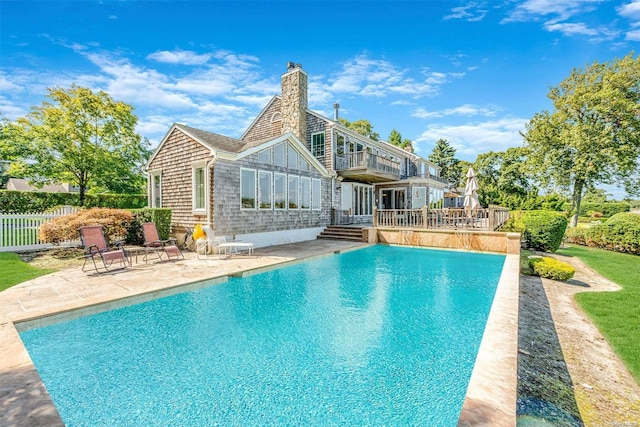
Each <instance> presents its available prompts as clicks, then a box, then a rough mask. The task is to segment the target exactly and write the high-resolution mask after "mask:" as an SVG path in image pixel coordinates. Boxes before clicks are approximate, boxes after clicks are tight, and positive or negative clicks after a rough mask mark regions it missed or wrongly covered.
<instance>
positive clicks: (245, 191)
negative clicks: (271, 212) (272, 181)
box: [240, 169, 256, 209]
mask: <svg viewBox="0 0 640 427" xmlns="http://www.w3.org/2000/svg"><path fill="white" fill-rule="evenodd" d="M240 200H241V202H240V206H241V208H242V209H255V208H256V171H255V170H254V169H240Z"/></svg>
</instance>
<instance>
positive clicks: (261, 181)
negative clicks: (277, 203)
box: [258, 171, 272, 209]
mask: <svg viewBox="0 0 640 427" xmlns="http://www.w3.org/2000/svg"><path fill="white" fill-rule="evenodd" d="M258 195H259V199H258V200H259V203H260V204H259V206H260V209H271V207H272V201H271V172H263V171H260V172H258Z"/></svg>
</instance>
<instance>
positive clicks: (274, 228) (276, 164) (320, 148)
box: [147, 63, 444, 247]
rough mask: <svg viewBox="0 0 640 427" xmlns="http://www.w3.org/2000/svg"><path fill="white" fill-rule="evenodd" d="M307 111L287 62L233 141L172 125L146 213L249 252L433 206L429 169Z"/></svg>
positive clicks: (294, 67) (151, 169)
mask: <svg viewBox="0 0 640 427" xmlns="http://www.w3.org/2000/svg"><path fill="white" fill-rule="evenodd" d="M334 111H335V113H334V118H333V119H329V118H327V117H324V116H322V115H320V114H318V113H316V112H314V111H311V110H309V109H308V108H307V74H306V73H305V72H304V71H303V70H302V68H301V67H300V65H298V64H293V63H289V64H288V67H287V72H286V73H285V74H284V75H283V76H282V95H280V96H278V95H276V96H274V97H273V98H272V99H271V100H270V101H269V103H268V104H267V105H266V106H265V107H264V108H263V110H262V111H261V112H260V114H259V115H258V116H257V117H256V118H255V120H254V121H253V123H251V125H250V126H249V128H248V129H247V130H246V131H245V132H244V134H243V135H242V136H241V137H240V138H239V139H235V138H230V137H227V136H223V135H218V134H215V133H211V132H206V131H203V130H199V129H194V128H192V127H189V126H185V125H182V124H174V125H173V126H171V129H169V131H168V132H167V134H166V136H165V137H164V138H163V139H162V141H161V143H160V144H159V146H158V148H157V149H156V151H155V152H154V154H153V156H152V157H151V159H150V160H149V162H148V163H147V170H148V174H149V205H150V206H152V207H167V208H171V209H172V211H173V219H172V227H173V229H174V232H176V233H180V232H181V231H182V230H183V229H184V227H193V226H194V225H195V224H196V223H206V224H210V225H211V226H212V227H213V229H214V230H215V232H216V233H217V234H218V235H224V236H233V237H237V238H241V239H242V240H246V241H251V242H253V243H254V244H255V245H256V246H257V247H260V246H268V245H273V244H281V243H288V242H294V241H303V240H311V239H315V238H316V236H317V235H318V234H319V233H320V232H321V231H322V230H323V229H324V227H326V226H327V225H329V224H330V223H331V222H332V221H334V222H335V221H343V220H344V219H345V218H347V219H348V220H349V222H356V223H370V222H371V219H372V214H373V207H374V206H377V207H378V208H380V209H405V208H418V207H422V206H424V205H425V204H428V203H433V202H434V201H439V200H442V197H443V190H444V183H443V180H442V179H441V178H439V177H438V174H439V170H438V168H437V167H436V166H435V165H433V164H432V163H430V162H428V161H426V160H424V159H422V158H421V157H419V156H417V155H416V154H414V153H411V152H408V151H405V150H402V149H400V148H398V147H396V146H393V145H391V144H388V143H386V142H384V141H374V140H371V139H369V138H367V137H365V136H362V135H360V134H358V133H356V132H354V131H352V130H350V129H347V128H346V127H345V126H343V125H341V124H340V123H339V122H338V105H337V104H336V105H334Z"/></svg>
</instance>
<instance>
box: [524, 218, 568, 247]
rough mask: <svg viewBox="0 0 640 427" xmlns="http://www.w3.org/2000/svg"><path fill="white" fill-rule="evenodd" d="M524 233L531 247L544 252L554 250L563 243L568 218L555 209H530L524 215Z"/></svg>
mask: <svg viewBox="0 0 640 427" xmlns="http://www.w3.org/2000/svg"><path fill="white" fill-rule="evenodd" d="M521 222H522V224H523V225H524V231H523V233H522V235H523V238H524V239H525V240H526V241H527V244H528V245H529V247H530V248H532V249H535V250H537V251H543V252H554V251H556V250H558V248H559V247H560V244H562V237H563V236H564V232H565V230H566V229H567V218H566V217H565V216H564V215H563V214H561V213H558V212H554V211H529V212H526V213H525V214H524V215H522V218H521Z"/></svg>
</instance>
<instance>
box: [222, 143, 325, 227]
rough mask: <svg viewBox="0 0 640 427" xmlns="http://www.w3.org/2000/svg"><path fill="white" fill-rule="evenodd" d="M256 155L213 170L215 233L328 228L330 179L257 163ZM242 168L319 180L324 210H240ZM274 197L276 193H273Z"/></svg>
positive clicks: (307, 172) (230, 162) (226, 162)
mask: <svg viewBox="0 0 640 427" xmlns="http://www.w3.org/2000/svg"><path fill="white" fill-rule="evenodd" d="M257 156H258V155H257V154H253V155H250V156H247V157H244V158H242V159H240V160H236V161H228V160H216V162H215V164H214V167H213V176H214V178H213V181H214V197H213V199H214V207H213V212H214V214H213V222H214V224H215V230H216V233H218V234H220V235H226V236H233V235H242V234H250V233H264V232H272V231H281V230H292V229H300V228H314V227H326V226H327V225H328V224H329V222H330V220H331V209H330V208H331V179H330V178H325V177H323V176H322V174H320V173H319V172H318V171H317V170H316V169H315V168H313V167H312V168H311V170H309V171H301V170H294V169H289V168H286V167H280V166H275V165H270V164H266V163H262V162H259V161H258V157H257ZM242 168H245V169H252V170H256V171H263V172H271V173H272V184H273V173H274V172H275V173H282V174H287V175H294V176H299V177H308V178H311V179H313V178H315V179H320V183H321V209H320V210H313V209H275V208H274V206H273V205H272V206H271V208H270V209H259V208H255V209H241V208H240V204H241V201H240V171H241V169H242ZM272 196H273V194H272Z"/></svg>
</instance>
